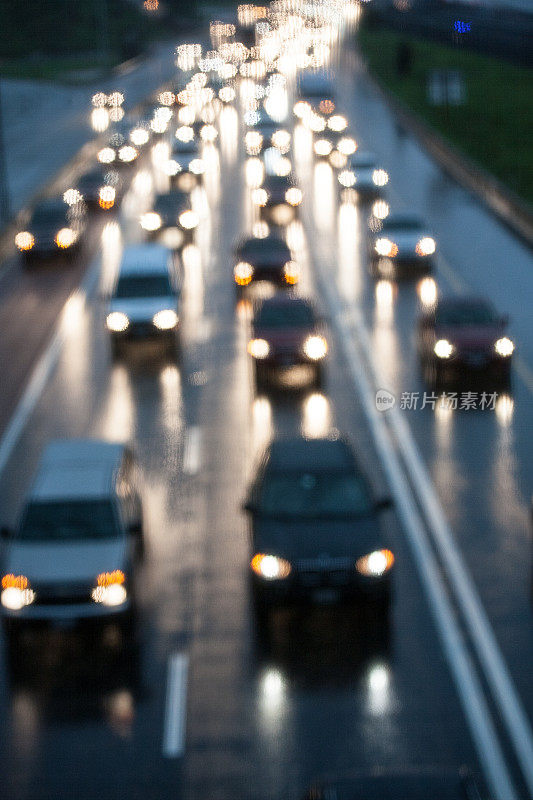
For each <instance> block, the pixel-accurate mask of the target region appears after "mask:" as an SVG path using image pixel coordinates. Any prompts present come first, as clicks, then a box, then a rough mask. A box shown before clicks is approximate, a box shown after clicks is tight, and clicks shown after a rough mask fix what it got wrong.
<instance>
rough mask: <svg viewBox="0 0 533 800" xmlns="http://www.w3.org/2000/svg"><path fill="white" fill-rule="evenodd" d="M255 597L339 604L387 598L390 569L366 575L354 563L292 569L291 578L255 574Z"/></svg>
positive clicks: (266, 600) (286, 602)
mask: <svg viewBox="0 0 533 800" xmlns="http://www.w3.org/2000/svg"><path fill="white" fill-rule="evenodd" d="M252 581H253V588H254V592H255V593H256V597H258V598H259V599H260V601H261V602H262V603H264V604H265V605H269V606H270V605H290V604H297V603H311V604H312V603H317V604H321V603H324V602H325V603H336V602H342V601H345V600H349V599H358V598H359V599H361V600H362V601H364V600H368V601H372V600H376V601H379V600H387V599H388V598H389V596H390V590H391V572H388V573H387V574H386V575H383V576H381V577H379V578H366V577H363V576H362V575H360V574H359V573H358V572H357V571H356V570H355V568H354V567H353V566H351V567H350V568H344V567H343V568H335V569H328V570H313V569H310V570H298V569H295V568H293V570H292V572H291V574H290V575H289V577H288V578H286V579H284V580H279V581H266V580H262V579H261V578H258V577H257V576H256V575H255V573H253V574H252Z"/></svg>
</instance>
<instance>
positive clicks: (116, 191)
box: [76, 167, 124, 211]
mask: <svg viewBox="0 0 533 800" xmlns="http://www.w3.org/2000/svg"><path fill="white" fill-rule="evenodd" d="M76 188H77V189H78V191H79V192H80V194H81V195H82V196H83V199H84V201H85V203H86V205H87V208H88V209H98V210H99V209H101V210H103V211H110V210H111V209H112V208H116V206H117V204H118V203H119V202H120V199H121V197H122V193H123V190H124V186H123V180H122V178H121V177H120V175H119V173H118V171H117V170H116V169H108V170H105V169H102V168H101V167H95V168H94V169H92V170H90V171H89V172H86V173H85V174H84V175H82V176H81V177H80V178H78V180H77V182H76Z"/></svg>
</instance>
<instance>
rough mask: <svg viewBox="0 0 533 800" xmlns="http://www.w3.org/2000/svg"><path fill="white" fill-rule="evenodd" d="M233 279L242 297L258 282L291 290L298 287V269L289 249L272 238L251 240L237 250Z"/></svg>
mask: <svg viewBox="0 0 533 800" xmlns="http://www.w3.org/2000/svg"><path fill="white" fill-rule="evenodd" d="M233 278H234V280H235V286H236V289H237V291H238V293H239V294H241V293H242V291H243V290H244V289H245V287H247V286H250V285H251V284H254V283H257V282H258V281H268V282H269V283H272V284H274V285H275V286H280V287H291V286H294V285H295V284H297V283H298V279H299V271H298V266H297V264H295V262H294V261H292V255H291V251H290V249H289V247H288V245H287V244H286V243H285V242H284V241H283V239H281V238H280V237H279V236H275V235H273V234H270V235H269V236H265V237H264V238H262V239H260V238H257V237H255V236H251V237H250V238H248V239H244V241H242V242H241V243H240V244H239V245H238V246H237V247H236V248H235V266H234V268H233Z"/></svg>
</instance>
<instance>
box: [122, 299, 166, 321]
mask: <svg viewBox="0 0 533 800" xmlns="http://www.w3.org/2000/svg"><path fill="white" fill-rule="evenodd" d="M176 306H177V299H176V297H175V296H173V295H167V296H164V297H134V298H114V299H113V300H111V302H110V304H109V311H122V313H123V314H126V315H127V316H128V318H129V319H130V320H131V321H133V322H151V321H152V317H153V316H154V314H157V312H158V311H163V310H164V309H167V308H171V309H175V308H176Z"/></svg>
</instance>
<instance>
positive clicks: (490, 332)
mask: <svg viewBox="0 0 533 800" xmlns="http://www.w3.org/2000/svg"><path fill="white" fill-rule="evenodd" d="M503 332H504V329H503V326H501V325H453V326H452V325H438V326H437V327H436V328H435V335H436V338H437V339H448V341H450V342H452V343H453V344H454V345H455V346H456V347H459V348H475V349H477V350H492V347H493V346H494V342H495V341H496V340H497V339H499V338H500V336H502V335H503Z"/></svg>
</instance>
